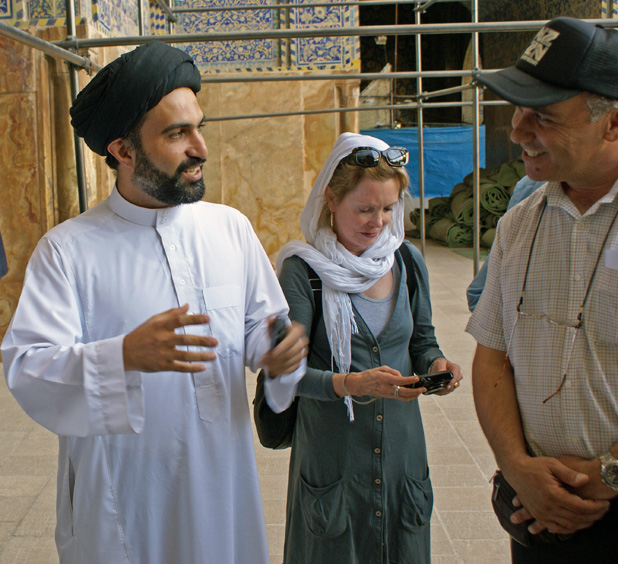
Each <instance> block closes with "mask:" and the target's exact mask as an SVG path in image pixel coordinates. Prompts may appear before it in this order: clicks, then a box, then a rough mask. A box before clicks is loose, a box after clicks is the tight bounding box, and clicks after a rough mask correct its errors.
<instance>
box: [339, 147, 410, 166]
mask: <svg viewBox="0 0 618 564" xmlns="http://www.w3.org/2000/svg"><path fill="white" fill-rule="evenodd" d="M380 156H382V157H384V160H385V161H386V162H387V163H388V164H389V165H391V166H404V165H406V164H408V150H407V149H406V148H405V147H389V148H388V149H385V150H384V151H379V150H378V149H374V148H373V147H357V148H356V149H354V150H353V151H352V153H351V154H349V155H348V156H347V157H345V158H344V159H343V162H344V163H349V164H355V165H358V166H365V167H370V166H378V163H379V162H380Z"/></svg>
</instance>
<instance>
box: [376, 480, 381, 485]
mask: <svg viewBox="0 0 618 564" xmlns="http://www.w3.org/2000/svg"><path fill="white" fill-rule="evenodd" d="M381 483H382V480H380V478H376V484H378V486H379V485H380V484H381Z"/></svg>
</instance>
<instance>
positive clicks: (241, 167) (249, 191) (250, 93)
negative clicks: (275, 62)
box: [220, 82, 304, 258]
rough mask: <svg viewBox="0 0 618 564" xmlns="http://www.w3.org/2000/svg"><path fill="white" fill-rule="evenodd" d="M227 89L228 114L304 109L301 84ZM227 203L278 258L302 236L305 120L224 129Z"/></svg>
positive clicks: (224, 96) (249, 121) (223, 102)
mask: <svg viewBox="0 0 618 564" xmlns="http://www.w3.org/2000/svg"><path fill="white" fill-rule="evenodd" d="M283 84H284V85H282V84H279V83H276V82H270V83H257V84H255V83H245V84H229V85H222V88H221V97H220V99H221V106H222V108H225V112H226V114H228V115H234V114H247V113H269V112H272V111H273V109H274V108H276V111H277V112H285V111H293V110H295V109H297V108H298V107H299V106H302V100H301V89H300V86H299V84H298V83H294V82H290V83H283ZM220 131H221V137H220V139H221V147H222V148H224V150H222V154H221V161H220V166H221V171H222V172H221V174H222V193H223V198H224V203H226V204H227V205H230V206H232V207H234V208H237V209H239V210H241V211H242V212H243V213H244V214H245V215H247V217H248V218H249V220H250V221H251V223H252V224H253V227H254V229H255V230H256V232H257V233H258V236H259V237H260V240H261V241H262V244H263V245H264V248H265V249H266V252H267V253H268V254H269V255H270V256H271V258H274V256H275V254H276V252H277V251H278V250H279V248H280V247H281V246H282V245H283V244H284V243H286V242H287V241H288V240H290V239H293V238H297V237H298V234H299V229H298V217H299V215H300V211H301V210H302V207H303V205H304V189H303V173H304V167H303V148H304V139H303V128H302V117H301V116H291V117H274V118H257V119H247V120H237V121H228V122H223V123H222V124H221V130H220Z"/></svg>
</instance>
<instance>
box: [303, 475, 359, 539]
mask: <svg viewBox="0 0 618 564" xmlns="http://www.w3.org/2000/svg"><path fill="white" fill-rule="evenodd" d="M299 492H300V507H301V511H302V514H303V520H304V521H305V524H306V525H307V528H308V529H309V530H310V531H311V532H312V533H313V534H314V535H316V536H317V537H321V538H325V539H331V538H334V537H338V536H339V535H340V534H342V533H343V532H344V531H345V530H346V528H347V526H348V525H347V517H346V515H347V511H346V507H345V495H344V493H345V492H344V488H343V478H341V479H339V480H337V481H336V482H334V483H332V484H330V485H328V486H324V487H319V488H317V487H314V486H311V485H310V484H308V483H307V482H306V481H305V480H304V479H303V478H302V476H301V477H300V487H299Z"/></svg>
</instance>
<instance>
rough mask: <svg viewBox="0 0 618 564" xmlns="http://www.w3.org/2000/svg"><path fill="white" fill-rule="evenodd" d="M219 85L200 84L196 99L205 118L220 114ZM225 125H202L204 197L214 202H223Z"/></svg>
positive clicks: (210, 123) (223, 123)
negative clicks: (205, 157)
mask: <svg viewBox="0 0 618 564" xmlns="http://www.w3.org/2000/svg"><path fill="white" fill-rule="evenodd" d="M220 96H221V85H220V84H208V83H206V84H202V89H201V90H200V92H198V94H197V100H198V102H199V104H200V107H201V108H202V111H203V112H204V116H205V117H206V119H208V118H216V117H219V116H221V115H222V113H221V111H222V108H221V99H220ZM226 126H227V122H225V121H223V122H218V121H213V122H208V123H206V126H205V127H204V129H203V130H202V131H203V134H204V139H205V141H206V146H207V147H208V160H207V161H206V164H205V165H204V169H203V174H204V184H205V186H206V193H205V194H204V199H205V200H206V201H208V202H214V203H216V204H221V203H224V197H223V179H222V170H221V166H220V165H221V150H222V145H221V132H222V130H223V129H225V128H226Z"/></svg>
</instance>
